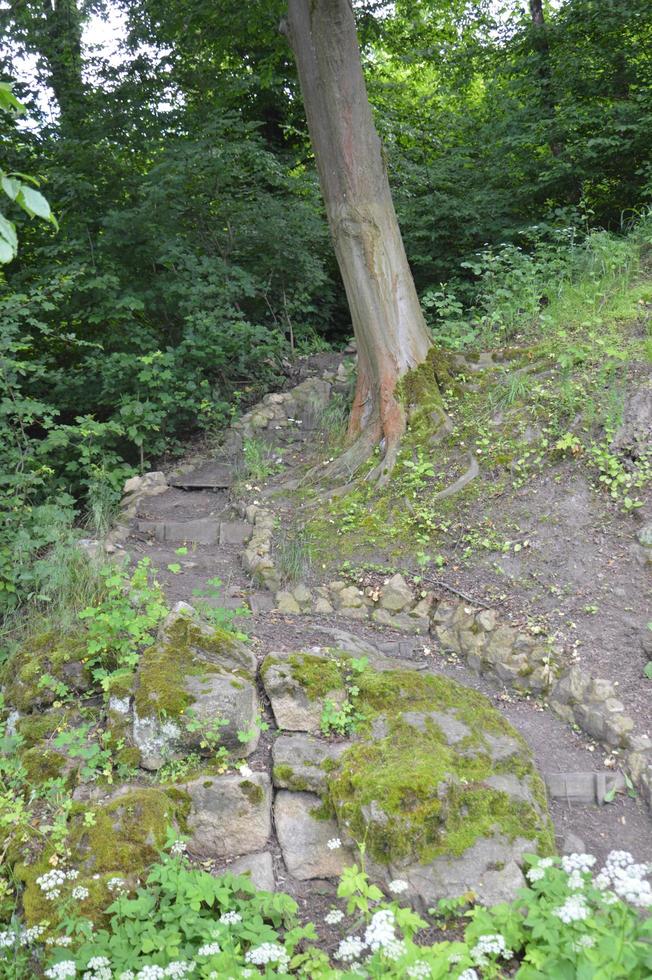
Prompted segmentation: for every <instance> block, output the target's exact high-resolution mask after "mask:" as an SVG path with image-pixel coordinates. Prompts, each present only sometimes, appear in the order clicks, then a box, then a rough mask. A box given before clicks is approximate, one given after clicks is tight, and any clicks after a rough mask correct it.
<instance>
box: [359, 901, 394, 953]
mask: <svg viewBox="0 0 652 980" xmlns="http://www.w3.org/2000/svg"><path fill="white" fill-rule="evenodd" d="M395 922H396V916H395V915H394V913H393V912H392V910H391V909H379V910H378V912H374V914H373V915H372V917H371V922H370V923H369V925H368V926H367V930H366V932H365V934H364V940H365V944H366V945H367V946H368V947H369V949H370V950H371V951H372V953H376V952H377V951H378V950H379V949H383V947H385V946H390V945H391V944H392V943H394V942H396V929H395Z"/></svg>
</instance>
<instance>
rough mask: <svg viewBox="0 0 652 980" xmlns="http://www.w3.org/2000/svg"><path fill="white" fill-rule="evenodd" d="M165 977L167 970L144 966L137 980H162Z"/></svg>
mask: <svg viewBox="0 0 652 980" xmlns="http://www.w3.org/2000/svg"><path fill="white" fill-rule="evenodd" d="M164 976H165V970H164V969H163V967H162V966H156V965H153V966H144V967H143V968H142V970H139V971H138V973H137V974H136V980H162V977H164Z"/></svg>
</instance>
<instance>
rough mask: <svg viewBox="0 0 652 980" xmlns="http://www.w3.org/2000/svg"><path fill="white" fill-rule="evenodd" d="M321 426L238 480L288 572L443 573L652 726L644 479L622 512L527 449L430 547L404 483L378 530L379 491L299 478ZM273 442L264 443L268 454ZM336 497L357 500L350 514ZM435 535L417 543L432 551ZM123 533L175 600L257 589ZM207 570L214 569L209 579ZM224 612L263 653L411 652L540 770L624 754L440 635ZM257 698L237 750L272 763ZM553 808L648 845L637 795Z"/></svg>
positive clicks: (176, 506)
mask: <svg viewBox="0 0 652 980" xmlns="http://www.w3.org/2000/svg"><path fill="white" fill-rule="evenodd" d="M323 360H324V358H323V357H322V358H315V359H312V361H311V362H306V363H305V364H304V366H303V374H304V375H305V374H311V373H312V374H316V373H320V372H321V370H322V369H323V366H324V365H323V363H322V362H323ZM295 380H296V379H295ZM328 438H329V436H328V433H327V432H324V431H322V432H316V433H313V435H312V437H309V438H304V439H303V440H302V441H297V442H295V443H293V444H292V445H290V446H288V447H286V448H284V449H283V450H282V452H281V454H280V455H281V456H282V460H283V462H282V465H280V466H271V467H270V469H271V470H273V471H274V472H270V473H268V474H266V475H265V474H261V473H259V474H258V476H259V477H261V475H262V477H263V478H260V479H258V480H255V479H254V480H253V482H251V481H250V482H249V483H248V490H247V494H248V496H249V498H250V499H255V500H257V501H265V502H266V503H267V504H269V505H270V506H271V507H272V508H273V509H274V511H275V513H276V515H277V517H278V518H279V527H278V528H277V530H276V531H275V539H276V541H277V558H278V560H279V561H280V563H281V564H282V562H283V557H284V556H283V554H282V551H283V549H284V548H285V549H286V550H287V547H288V541H290V542H293V544H292V546H291V547H292V549H293V556H294V560H295V565H298V566H299V567H298V568H297V567H295V569H294V572H295V575H298V573H299V572H300V576H299V577H300V579H301V581H305V582H308V583H309V584H311V585H314V584H321V583H324V582H325V581H328V580H330V579H333V578H336V577H347V578H349V579H350V580H351V581H353V582H357V583H359V584H361V585H362V584H365V583H369V582H372V581H378V580H380V579H381V578H386V577H387V574H388V573H390V572H391V573H393V572H394V571H396V570H400V571H402V572H403V573H404V574H406V575H409V574H412V575H414V576H415V577H417V578H419V579H420V581H421V582H423V584H424V586H427V587H428V588H431V587H432V588H434V591H435V592H437V591H439V592H440V594H441V595H442V597H446V598H450V595H449V594H447V592H446V590H445V589H444V588H443V587H441V583H442V582H444V583H445V584H446V586H449V587H451V588H453V589H456V590H459V592H462V593H464V594H466V595H468V596H470V597H472V598H473V599H476V600H479V601H480V602H482V603H485V604H487V605H489V606H491V607H492V608H495V609H496V610H497V611H499V614H500V616H501V618H502V619H504V620H506V621H507V622H509V623H510V624H513V625H516V626H518V627H519V628H529V629H531V630H533V631H535V632H536V631H543V632H546V633H549V634H551V635H553V636H555V637H556V638H557V640H558V641H559V642H560V643H561V644H563V645H564V647H565V649H566V651H567V653H568V656H569V657H570V658H572V659H574V660H575V661H576V662H578V663H580V664H581V665H582V666H583V667H584V668H585V669H587V670H588V671H589V672H590V673H592V674H593V675H597V676H602V677H606V678H608V679H610V680H612V681H613V682H615V683H616V684H618V686H619V692H620V696H621V697H622V700H623V701H624V703H625V706H626V709H627V710H628V712H629V713H630V714H632V716H633V717H635V719H636V721H637V730H639V731H641V732H647V733H648V734H652V718H651V717H650V686H649V685H650V681H648V680H646V679H644V678H643V675H642V668H643V666H644V663H645V658H644V657H643V653H642V650H641V647H640V637H641V636H642V635H643V632H644V630H645V627H646V621H647V618H649V592H648V591H646V574H647V573H646V570H645V569H644V567H642V565H641V563H640V562H639V558H638V555H637V551H636V546H635V541H636V532H637V529H638V528H639V527H640V526H641V521H642V518H643V519H646V518H647V519H649V508H650V504H651V500H650V497H649V494H648V495H647V496H646V495H645V493H643V497H642V499H641V504H642V506H641V507H637V508H635V509H634V511H633V513H623V512H622V509H621V508H619V507H618V506H617V504H616V503H614V502H613V501H611V500H610V498H609V496H608V495H607V494H605V493H604V492H603V491H601V490H598V489H596V488H595V484H594V482H592V480H591V474H590V473H589V472H588V471H587V469H586V467H584V466H581V465H578V463H577V460H575V459H566V458H563V457H562V458H560V459H559V460H558V462H557V464H556V465H555V466H554V467H552V468H551V467H550V466H543V465H538V464H537V465H535V466H533V467H532V468H531V470H530V471H529V472H528V478H527V480H526V481H525V482H524V485H523V486H521V487H516V488H514V487H507V486H505V485H504V484H501V481H500V480H496V479H495V471H494V469H493V468H492V466H489V467H487V468H486V469H485V471H484V474H483V476H482V478H481V480H480V481H478V485H477V486H476V488H475V489H474V492H473V494H471V493H466V494H465V495H463V498H462V499H461V500H458V498H455V501H454V503H455V506H454V508H451V507H450V506H447V507H446V508H444V509H443V510H442V512H441V514H440V516H439V518H438V521H439V524H440V525H443V530H442V528H441V527H440V528H438V529H436V530H437V531H438V532H439V533H438V534H437V533H435V534H433V536H432V537H433V538H436V549H437V561H436V563H434V562H433V561H432V556H431V555H428V556H427V557H428V559H429V560H428V562H427V563H426V562H424V561H423V557H422V555H423V549H424V545H423V544H422V543H421V538H420V536H419V535H418V534H417V535H416V537H415V535H414V534H412V536H411V538H410V535H409V533H406V524H405V523H401V521H402V520H404V519H405V518H406V516H407V518H410V517H411V516H413V513H414V504H413V505H412V508H410V507H408V508H406V507H405V506H404V501H403V504H401V501H400V499H399V498H400V497H401V494H402V495H403V497H405V486H403V487H402V488H401V485H400V484H399V485H398V490H397V491H396V499H395V500H390V502H389V504H388V499H387V498H385V499H384V500H383V501H381V505H380V514H381V515H382V516H381V520H386V519H387V515H388V513H389V514H394V515H397V520H396V521H394V522H393V523H388V524H387V527H386V529H385V531H386V533H382V534H381V533H380V530H379V524H378V523H377V522H374V521H372V526H371V528H370V526H369V522H368V521H367V520H366V518H367V517H368V513H369V511H368V508H369V506H371V499H372V494H373V493H374V491H372V490H370V489H368V488H365V487H364V485H363V486H362V489H360V487H358V488H357V489H353V491H352V495H351V494H349V495H348V502H347V498H346V497H345V498H344V499H343V498H341V497H339V496H336V497H334V498H332V499H331V502H330V503H329V502H328V500H327V499H326V497H325V495H324V493H323V492H322V491H321V490H320V489H319V488H314V487H313V488H312V489H310V488H309V483H308V482H307V480H306V474H307V473H308V472H309V471H311V469H312V468H313V467H314V466H315V464H317V463H319V462H321V461H323V459H324V457H325V456H326V457H328V455H329V453H330V449H329V443H328ZM278 458H280V457H279V454H278V452H276V451H275V453H274V459H278ZM195 462H196V458H195ZM430 480H431V478H430V477H428V481H430ZM307 488H308V489H307ZM427 491H428V486H427V485H424V486H417V487H416V491H415V492H414V494H413V495H412V497H411V501H413V502H415V503H416V504H417V505H418V503H419V501H420V500H422V499H425V498H426V497H427ZM347 508H348V510H347ZM347 513H348V514H349V515H351V514H353V519H351V518H349V520H348V522H347V520H346V514H347ZM363 513H364V517H363ZM343 515H344V517H343ZM138 516H139V517H140V518H142V519H144V520H146V521H153V522H160V521H169V520H174V521H175V522H179V523H184V522H187V521H191V520H197V519H199V518H205V517H210V518H219V519H222V520H234V519H236V516H237V515H236V513H235V511H234V510H233V508H232V504H231V502H230V498H229V495H228V493H227V492H224V491H216V492H210V491H206V490H184V489H179V488H170V489H169V490H168V491H167V492H165V493H164V494H161V495H160V496H157V497H152V498H148V499H145V500H143V501H141V503H140V505H139V515H138ZM372 516H373V515H372ZM399 518H400V519H399ZM397 529H398V530H397ZM433 543H435V542H433V541H432V540H431V542H430V545H429V546H428V550H429V551H432V552H433V555H434V551H433V548H432V544H433ZM515 545H520V547H515ZM126 548H127V550H128V551H129V553H130V555H131V556H132V558H133V559H134V560H136V559H138V558H140V557H142V556H145V555H146V556H148V557H149V558H150V559H151V560H152V563H153V565H154V567H155V568H156V571H157V576H158V578H159V580H160V582H161V584H162V585H163V587H164V589H165V593H166V596H167V598H168V601H169V602H170V603H173V602H176V601H179V600H183V601H186V602H189V603H190V604H192V605H195V606H197V605H199V606H200V607H201V604H202V603H206V604H207V605H208V606H210V607H213V608H215V607H217V608H226V609H229V610H231V611H233V610H235V609H237V608H238V607H240V606H242V605H243V604H245V603H246V601H247V598H248V597H249V596H250V595H251V593H252V591H254V592H255V593H256V594H257V595H258V596H259V597H260V593H259V592H257V591H256V588H255V587H253V586H252V583H251V580H250V578H249V577H248V576H247V575H246V574H245V572H244V570H243V567H242V564H241V561H240V546H238V545H231V546H228V545H202V544H195V545H191V546H189V547H188V551H187V553H185V554H181V555H180V554H179V551H180V550H181V551H182V552H183V551H184V548H181V549H179V548H178V546H175V544H169V545H168V544H166V543H161V542H158V541H156V540H154V539H153V538H152V536H151V534H149V533H147V532H146V531H137V530H134V531H132V535H131V537H130V538H129V540H128V541H127V542H126ZM297 555H298V557H297ZM285 558H286V559H287V555H286V556H285ZM424 565H425V567H424ZM171 569H172V570H171ZM215 579H219V580H220V583H221V584H219V585H217V584H213V585H211V586H208V587H207V584H206V583H207V582H209V581H211V580H215ZM438 583H440V586H439V587H438ZM290 587H291V586H290ZM269 599H271V594H269ZM263 604H265V603H263ZM269 604H271V603H267V605H269ZM235 622H236V624H237V625H238V627H239V628H240V629H242V630H243V631H244V632H246V633H247V635H248V636H249V639H250V642H251V645H252V647H253V649H254V650H255V652H256V654H257V655H258V657H259V661H262V659H263V658H264V656H266V655H267V654H268V653H269V652H271V651H293V650H299V649H306V648H310V647H313V646H321V647H324V646H328V645H329V636H332V635H333V634H332V632H331V631H333V630H344V631H346V632H347V633H349V634H352V635H354V636H355V637H357V638H358V639H360V640H364V641H366V642H369V643H371V644H373V645H374V646H376V647H378V649H380V650H381V651H382V652H384V653H389V654H391V655H392V656H399V657H401V658H402V659H405V660H406V662H417V663H421V664H423V663H424V662H426V663H427V664H428V669H429V670H435V671H437V672H440V673H441V674H444V675H446V676H449V677H453V678H454V679H455V680H457V681H459V682H461V683H463V684H466V685H468V686H470V687H472V688H475V689H476V690H479V691H481V692H483V693H484V694H485V695H486V696H487V697H488V698H489V699H490V700H491V701H492V703H493V704H494V705H495V706H496V708H498V710H499V711H500V712H501V713H502V714H503V715H504V716H505V717H506V718H507V719H508V720H509V721H510V722H511V723H512V724H513V725H514V727H515V728H516V729H517V730H518V731H519V732H520V733H521V734H522V735H523V737H524V738H525V739H526V741H527V742H528V744H529V745H530V747H531V749H532V752H533V755H534V758H535V760H536V763H537V765H538V767H539V769H540V771H541V772H543V773H548V772H569V773H570V772H578V771H594V770H602V769H605V768H606V769H612V770H613V769H618V768H619V765H620V760H619V757H618V752H607V751H606V750H604V749H603V748H602V747H601V746H600V745H599V744H597V743H594V742H593V741H592V740H590V739H589V738H587V737H586V736H585V735H584V734H583V733H581V732H580V731H578V730H574V729H573V728H572V727H571V726H569V725H567V724H565V723H564V722H562V721H561V720H560V719H559V718H557V717H556V716H554V715H553V714H552V713H551V712H550V711H549V710H548V709H547V708H546V706H545V705H544V704H542V703H540V702H538V701H537V700H536V699H533V698H529V697H522V698H521V697H518V696H516V695H515V694H514V693H513V692H510V691H508V690H507V689H505V688H501V687H498V686H496V685H495V684H492V683H491V682H490V681H489V680H488V679H487V678H485V677H479V676H478V675H477V674H475V673H473V672H472V671H471V670H469V669H468V668H467V667H466V666H465V664H464V663H463V662H461V661H460V660H459V659H458V658H456V657H455V656H453V655H450V654H449V653H447V652H446V651H443V650H440V649H438V647H437V643H436V641H434V640H433V639H432V638H431V637H418V636H417V637H414V636H411V637H408V636H406V635H405V634H403V633H398V632H396V631H395V630H393V629H390V628H387V627H380V626H371V625H370V624H369V623H359V622H352V621H351V620H350V619H347V618H344V617H342V616H338V615H336V614H329V615H321V616H315V615H301V616H289V615H282V614H281V613H279V612H278V611H277V610H274V609H271V610H269V609H268V610H266V611H264V612H259V613H254V614H253V615H251V616H247V617H238V618H237V619H236V620H235ZM261 693H262V692H261ZM266 714H267V718H266V720H267V722H268V723H269V724H270V730H269V731H268V732H267V733H265V734H264V735H263V737H262V738H261V741H260V744H259V747H258V749H257V751H256V753H255V754H254V755H253V756H252V757H251V758H250V759H249V760H248V761H249V764H250V765H251V767H252V768H253V769H257V768H259V769H261V770H263V769H266V770H268V769H269V767H270V755H271V745H272V742H273V737H274V721H273V716H272V715H271V711H270V710H269V705H267V706H266ZM551 814H552V818H553V821H554V825H555V832H556V837H557V844H558V847H559V848H560V850H561V849H564V848H570V849H571V850H576V849H578V848H579V849H581V848H582V846H583V848H584V849H586V850H587V851H589V852H591V853H594V854H596V855H597V856H598V858H602V857H604V856H605V855H606V853H607V852H608V851H609V850H611V849H614V848H617V849H626V850H629V851H631V852H632V853H633V854H634V855H635V857H636V858H637V859H638V860H642V861H646V860H647V861H650V860H652V833H651V830H650V816H649V813H648V812H647V810H646V808H645V806H644V804H643V803H642V802H641V801H640V800H639V799H637V798H636V797H635V796H634V795H617V796H616V797H615V799H614V800H613V802H611V803H609V804H607V805H604V806H601V807H598V806H597V805H595V806H592V805H579V804H571V803H568V802H562V801H559V800H555V801H552V802H551ZM569 835H574V837H569ZM578 839H579V840H578ZM580 842H581V843H580ZM272 852H273V855H274V861H275V873H276V879H277V883H278V885H279V887H281V888H283V889H284V890H287V891H289V892H290V893H292V894H294V896H295V897H296V899H297V900H298V901H299V903H300V905H301V906H303V909H304V912H305V913H306V915H308V916H310V917H314V916H315V915H317V914H319V910H320V908H321V905H322V904H323V903H326V904H328V902H329V900H330V899H329V889H327V888H326V886H324V887H325V888H326V894H324V895H320V894H316V893H315V889H314V886H313V885H310V886H308V885H307V884H302V883H299V882H291V881H289V880H288V878H287V875H286V872H285V870H284V867H283V863H282V858H281V853H280V849H279V847H278V845H277V844H276V843H273V846H272ZM215 870H220V868H217V867H216V869H215ZM324 907H325V906H324Z"/></svg>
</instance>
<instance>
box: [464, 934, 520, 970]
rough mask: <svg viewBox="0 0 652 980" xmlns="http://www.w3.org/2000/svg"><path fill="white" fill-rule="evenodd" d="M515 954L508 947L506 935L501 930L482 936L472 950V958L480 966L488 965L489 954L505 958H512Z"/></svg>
mask: <svg viewBox="0 0 652 980" xmlns="http://www.w3.org/2000/svg"><path fill="white" fill-rule="evenodd" d="M513 955H514V953H513V952H512V950H511V949H507V946H506V944H505V937H504V936H502V935H501V934H500V933H499V932H493V933H489V934H488V935H486V936H480V937H479V938H478V941H477V943H476V944H475V946H474V947H473V949H472V950H471V959H472V960H473V962H474V963H476V964H477V965H478V966H486V965H487V964H488V962H489V956H500V957H502V958H503V959H504V960H511V958H512V956H513Z"/></svg>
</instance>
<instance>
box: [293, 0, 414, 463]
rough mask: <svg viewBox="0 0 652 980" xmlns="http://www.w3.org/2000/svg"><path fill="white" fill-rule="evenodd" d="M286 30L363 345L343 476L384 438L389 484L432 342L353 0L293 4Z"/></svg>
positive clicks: (342, 460) (296, 0) (355, 327)
mask: <svg viewBox="0 0 652 980" xmlns="http://www.w3.org/2000/svg"><path fill="white" fill-rule="evenodd" d="M285 29H286V33H287V34H288V37H289V40H290V44H291V46H292V49H293V51H294V55H295V58H296V62H297V67H298V72H299V81H300V83H301V91H302V94H303V101H304V104H305V109H306V116H307V120H308V129H309V131H310V137H311V140H312V146H313V149H314V153H315V159H316V162H317V170H318V172H319V180H320V184H321V190H322V194H323V197H324V202H325V205H326V214H327V216H328V222H329V226H330V230H331V235H332V239H333V244H334V248H335V254H336V256H337V261H338V264H339V268H340V272H341V274H342V279H343V281H344V287H345V289H346V295H347V299H348V303H349V308H350V311H351V319H352V321H353V330H354V333H355V338H356V342H357V348H358V380H357V388H356V393H355V399H354V403H353V408H352V412H351V417H350V421H349V430H348V435H349V440H350V442H351V446H350V448H349V449H348V450H347V451H346V452H345V453H344V454H343V455H342V456H341V457H340V459H339V460H338V463H337V467H336V470H337V475H343V474H348V475H351V474H352V473H353V472H355V470H356V469H357V468H358V467H359V465H360V464H361V463H362V462H363V461H364V460H365V459H367V458H368V457H369V455H370V453H371V452H372V450H373V448H374V447H375V446H376V445H377V444H379V443H380V444H381V446H382V448H383V449H384V454H383V460H382V463H381V464H380V467H378V468H377V471H375V473H374V475H375V476H376V477H377V478H378V479H380V480H383V479H386V478H387V476H388V474H389V472H390V471H391V469H392V467H393V465H394V462H395V460H396V455H397V453H398V449H399V445H400V441H401V437H402V435H403V433H404V431H405V426H406V413H405V410H404V408H403V406H402V405H401V403H400V401H399V399H398V398H397V392H396V387H397V383H398V381H399V379H400V378H401V377H402V376H403V375H404V374H406V373H407V372H408V371H410V370H411V369H412V368H415V367H416V366H417V365H419V364H421V363H422V362H423V361H424V360H425V359H426V357H427V354H428V351H429V348H430V347H431V344H432V341H431V338H430V336H429V333H428V329H427V327H426V324H425V320H424V318H423V313H422V312H421V308H420V306H419V300H418V297H417V293H416V289H415V287H414V282H413V279H412V273H411V272H410V268H409V266H408V262H407V257H406V255H405V249H404V247H403V241H402V239H401V233H400V230H399V226H398V221H397V218H396V212H395V211H394V204H393V202H392V196H391V192H390V189H389V181H388V179H387V171H386V169H385V164H384V161H383V156H382V149H381V143H380V139H379V137H378V134H377V132H376V128H375V126H374V122H373V117H372V114H371V108H370V106H369V101H368V99H367V91H366V87H365V83H364V78H363V74H362V66H361V63H360V50H359V47H358V39H357V35H356V28H355V20H354V16H353V10H352V7H351V3H350V0H289V2H288V20H287V25H286V26H285Z"/></svg>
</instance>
